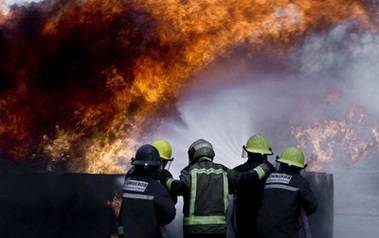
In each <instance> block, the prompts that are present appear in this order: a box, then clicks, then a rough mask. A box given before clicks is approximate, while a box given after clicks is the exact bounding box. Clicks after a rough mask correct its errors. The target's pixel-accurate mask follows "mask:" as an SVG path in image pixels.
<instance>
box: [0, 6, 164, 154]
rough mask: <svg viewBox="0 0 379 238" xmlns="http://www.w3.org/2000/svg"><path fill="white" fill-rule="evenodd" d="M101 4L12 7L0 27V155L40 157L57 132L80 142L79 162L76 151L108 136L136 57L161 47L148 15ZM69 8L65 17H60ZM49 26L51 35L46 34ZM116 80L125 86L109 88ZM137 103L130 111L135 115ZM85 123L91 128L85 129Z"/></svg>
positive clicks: (137, 102)
mask: <svg viewBox="0 0 379 238" xmlns="http://www.w3.org/2000/svg"><path fill="white" fill-rule="evenodd" d="M98 4H99V6H97V5H96V4H95V3H93V5H91V4H87V5H85V4H84V5H82V6H80V5H77V6H76V1H66V0H61V1H58V0H50V1H44V2H41V3H32V4H28V5H14V6H12V7H11V10H10V14H11V17H10V18H9V19H7V21H6V22H5V23H4V24H3V25H2V26H0V28H1V29H2V32H3V33H4V37H3V38H4V39H3V43H2V45H1V52H0V102H1V103H0V122H1V124H0V125H1V126H0V155H1V156H5V157H12V158H15V159H25V158H26V157H29V156H31V153H30V152H34V153H37V154H38V153H39V152H41V151H40V150H41V148H40V147H41V143H43V138H46V136H47V137H48V138H50V137H54V136H55V134H56V133H57V130H58V129H57V126H59V129H63V130H68V131H75V133H76V134H78V135H81V136H78V137H77V138H76V139H75V142H74V144H78V146H77V151H76V154H74V155H76V156H81V154H82V151H80V146H79V144H85V143H86V138H91V137H92V136H94V135H95V134H97V133H105V132H106V131H107V129H108V126H109V123H110V122H112V120H113V119H114V118H113V117H114V116H115V115H116V114H117V111H118V110H119V109H118V108H117V106H118V105H115V103H114V102H113V101H112V100H114V99H113V96H114V94H115V91H117V89H118V88H117V87H119V88H127V87H129V86H130V85H131V83H132V81H133V63H134V61H135V60H136V58H138V57H140V56H141V55H144V54H146V52H149V51H151V49H152V48H155V49H157V48H159V47H157V45H155V44H154V42H155V40H156V39H155V38H154V20H153V19H151V18H150V17H149V16H148V15H147V14H144V13H143V12H137V11H135V10H133V8H132V7H130V6H127V3H125V4H123V5H122V8H120V11H119V12H117V13H113V12H107V11H108V9H105V10H104V9H102V7H104V6H102V3H98ZM104 5H105V3H104ZM65 8H66V9H67V11H68V13H67V14H64V15H63V16H62V17H60V18H59V16H61V14H62V9H65ZM108 14H109V15H108ZM107 15H108V16H107ZM55 18H56V19H55ZM79 18H80V19H79ZM49 24H54V26H53V28H54V29H52V32H46V29H45V28H46V26H47V25H49ZM112 74H117V75H118V76H120V77H122V79H123V80H122V81H121V82H120V83H119V84H114V85H110V83H109V81H107V79H108V78H109V77H110V76H112ZM140 101H142V99H139V100H135V101H134V102H133V103H131V104H130V105H129V107H130V108H129V110H128V112H129V113H130V114H131V115H132V114H133V113H134V111H135V110H136V108H138V105H139V104H140ZM91 110H93V111H94V113H93V115H91V113H89V112H90V111H91ZM88 116H89V117H90V118H88V120H92V122H90V123H92V124H91V125H85V124H84V123H83V121H85V119H84V117H88ZM91 117H93V118H91ZM108 139H109V140H112V136H110V137H109V138H108Z"/></svg>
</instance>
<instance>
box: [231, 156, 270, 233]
mask: <svg viewBox="0 0 379 238" xmlns="http://www.w3.org/2000/svg"><path fill="white" fill-rule="evenodd" d="M263 162H265V163H266V164H267V165H269V166H270V167H271V169H272V170H274V167H273V166H272V165H271V164H270V163H269V162H268V161H267V160H263V159H255V158H251V159H249V160H248V161H247V162H246V163H244V164H242V165H239V166H237V167H236V168H234V170H235V171H238V172H246V171H249V170H252V169H254V168H255V167H257V166H258V165H260V164H262V163H263ZM266 178H267V177H266ZM265 181H266V179H265V178H264V179H262V180H252V181H250V182H247V183H246V182H244V183H239V184H237V186H236V187H235V188H234V202H235V203H234V209H235V210H234V214H233V222H234V224H235V225H234V226H235V229H236V237H237V238H247V237H248V238H250V237H259V236H258V233H257V230H256V227H255V224H256V220H257V216H258V211H259V209H260V208H261V205H262V198H263V189H264V184H265Z"/></svg>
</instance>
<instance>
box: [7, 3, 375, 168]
mask: <svg viewBox="0 0 379 238" xmlns="http://www.w3.org/2000/svg"><path fill="white" fill-rule="evenodd" d="M345 20H355V21H357V22H359V23H360V24H361V26H362V27H366V28H371V27H373V26H372V24H371V21H370V18H369V14H368V13H367V9H366V6H365V4H364V3H362V2H361V1H358V0H333V1H312V0H292V1H290V0H200V1H194V0H193V1H191V0H188V1H183V0H166V1H159V0H145V1H139V0H138V1H137V0H125V1H120V0H109V1H100V0H81V1H64V0H46V1H43V2H40V3H33V4H30V5H27V6H13V7H12V8H11V9H8V10H7V9H6V8H5V7H4V6H0V28H2V29H3V31H4V39H3V44H2V46H1V48H0V62H1V64H0V155H1V156H3V157H8V158H12V159H17V160H41V159H42V160H48V161H49V163H48V164H49V168H51V169H55V167H56V166H58V165H62V164H63V165H64V166H65V168H68V169H70V170H71V171H75V172H87V173H117V172H123V171H125V169H126V168H125V167H123V166H122V165H123V164H125V161H126V160H127V158H129V157H130V156H131V152H132V151H133V150H134V148H135V147H136V146H137V145H138V144H139V141H141V139H142V138H143V137H144V136H145V135H147V134H148V133H149V132H150V131H151V130H154V128H155V126H156V125H157V123H159V118H162V116H163V115H165V114H167V113H169V112H170V108H171V106H172V105H173V102H175V100H177V99H178V97H179V96H180V94H181V91H182V89H183V87H184V86H185V83H186V82H187V81H188V80H190V79H191V78H192V76H193V75H194V74H196V73H197V72H199V71H201V70H203V69H204V68H205V67H206V66H207V65H209V64H210V63H211V62H213V61H214V60H215V59H216V58H218V57H220V56H222V55H225V54H227V53H228V52H230V51H231V50H232V49H233V48H235V47H245V48H246V49H248V50H250V51H251V52H252V53H253V52H254V50H257V49H261V50H264V49H270V48H271V46H273V45H275V46H277V45H279V46H284V47H283V48H285V49H288V48H290V47H289V46H291V45H293V44H294V43H296V42H298V41H299V40H301V39H302V38H303V36H304V35H305V34H306V33H307V32H308V31H317V30H323V29H325V28H327V27H328V26H330V25H332V24H335V23H339V22H341V21H345ZM325 123H326V124H327V127H331V131H329V130H327V131H322V132H320V133H322V134H324V133H326V134H327V133H331V134H332V135H331V136H333V133H335V132H333V131H334V130H343V128H344V127H345V124H346V126H348V125H347V124H348V123H349V122H344V123H345V124H343V122H342V124H341V123H339V122H333V121H331V122H325ZM322 126H323V125H316V126H315V127H316V129H313V128H310V129H308V130H309V131H305V132H301V131H299V130H296V129H294V133H295V134H296V136H297V137H304V136H311V135H313V134H315V133H316V134H317V133H319V132H317V131H318V130H319V129H318V128H319V127H322ZM346 133H350V132H346ZM346 133H343V134H342V135H345V134H346ZM373 133H374V134H375V135H376V137H378V131H377V130H375V131H373ZM320 136H321V138H323V137H322V136H323V135H320ZM352 136H354V135H352ZM315 138H316V137H312V140H313V139H315ZM317 138H318V137H317ZM317 138H316V139H315V141H316V142H314V143H321V142H317V141H318V139H317ZM320 140H322V139H320ZM317 146H318V145H316V147H317ZM320 146H321V145H320ZM323 153H324V154H321V155H320V156H321V157H322V158H326V157H328V156H330V152H329V151H328V150H326V151H324V152H323ZM351 153H352V154H353V153H355V151H352V152H351ZM354 158H355V157H354Z"/></svg>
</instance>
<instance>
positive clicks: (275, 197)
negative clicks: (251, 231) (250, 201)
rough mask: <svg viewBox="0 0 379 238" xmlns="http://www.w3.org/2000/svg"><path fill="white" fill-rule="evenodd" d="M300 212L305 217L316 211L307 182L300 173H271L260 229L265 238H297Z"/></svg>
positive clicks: (266, 189)
mask: <svg viewBox="0 0 379 238" xmlns="http://www.w3.org/2000/svg"><path fill="white" fill-rule="evenodd" d="M301 209H303V210H304V212H305V213H306V215H310V214H312V213H314V212H315V211H316V209H317V200H316V198H315V196H314V194H313V192H312V190H311V188H310V187H309V184H308V181H307V180H306V179H304V178H303V177H302V176H301V175H300V174H296V173H290V172H277V173H272V174H271V175H270V176H269V178H268V179H267V181H266V184H265V189H264V198H263V204H262V208H261V210H260V211H259V216H258V221H257V228H258V230H259V232H260V234H261V235H262V237H265V238H297V237H299V236H298V232H299V229H300V226H299V219H300V212H301Z"/></svg>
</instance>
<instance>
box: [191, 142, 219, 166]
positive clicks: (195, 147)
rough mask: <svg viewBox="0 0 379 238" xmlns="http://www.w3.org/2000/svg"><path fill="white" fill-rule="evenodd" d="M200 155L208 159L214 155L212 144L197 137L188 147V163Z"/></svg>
mask: <svg viewBox="0 0 379 238" xmlns="http://www.w3.org/2000/svg"><path fill="white" fill-rule="evenodd" d="M201 157H208V158H210V159H213V158H214V157H215V152H214V150H213V146H212V144H211V143H210V142H208V141H206V140H204V139H199V140H197V141H195V142H193V143H192V144H191V146H190V147H189V148H188V158H189V161H190V163H192V162H194V161H195V160H196V159H199V158H201Z"/></svg>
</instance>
